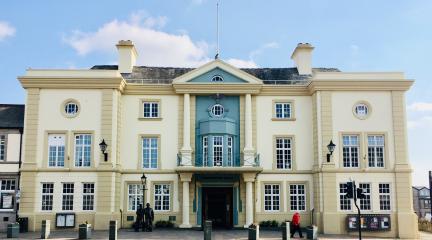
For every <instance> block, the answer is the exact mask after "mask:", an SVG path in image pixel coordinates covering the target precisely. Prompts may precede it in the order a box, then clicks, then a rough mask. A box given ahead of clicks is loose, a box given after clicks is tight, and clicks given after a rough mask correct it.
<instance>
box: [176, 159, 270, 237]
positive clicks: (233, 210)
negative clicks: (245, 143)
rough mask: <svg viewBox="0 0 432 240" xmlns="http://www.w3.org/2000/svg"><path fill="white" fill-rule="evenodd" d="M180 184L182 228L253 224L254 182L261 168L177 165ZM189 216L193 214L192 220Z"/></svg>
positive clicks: (225, 227)
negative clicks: (207, 222) (211, 223)
mask: <svg viewBox="0 0 432 240" xmlns="http://www.w3.org/2000/svg"><path fill="white" fill-rule="evenodd" d="M176 170H177V172H178V173H179V176H180V180H181V182H182V185H183V192H184V193H189V194H182V195H183V201H182V211H183V212H189V213H191V215H189V214H182V224H181V225H180V227H181V228H191V227H193V226H196V227H202V226H203V223H204V221H205V220H211V221H212V222H213V227H215V228H223V229H229V228H233V227H243V226H244V227H247V226H249V225H250V224H251V223H253V202H254V200H253V199H254V197H253V184H254V182H255V178H256V174H257V173H259V172H260V171H262V168H260V167H186V166H181V167H177V169H176ZM189 216H190V217H192V219H191V221H190V219H189Z"/></svg>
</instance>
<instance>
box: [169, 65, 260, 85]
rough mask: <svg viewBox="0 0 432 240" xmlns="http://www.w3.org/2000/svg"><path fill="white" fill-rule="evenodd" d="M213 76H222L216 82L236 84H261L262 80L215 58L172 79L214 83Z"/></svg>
mask: <svg viewBox="0 0 432 240" xmlns="http://www.w3.org/2000/svg"><path fill="white" fill-rule="evenodd" d="M214 76H222V77H223V82H217V83H219V84H220V83H227V84H230V83H237V84H262V81H261V80H260V79H258V78H256V77H255V76H252V75H250V74H249V73H246V72H245V71H242V70H241V69H238V68H236V67H234V66H232V65H230V64H228V63H226V62H224V61H222V60H219V59H216V60H213V61H211V62H209V63H207V64H204V65H203V66H201V67H198V68H196V69H194V70H192V71H190V72H188V73H186V74H183V75H181V76H179V77H177V78H175V79H174V80H173V84H177V83H191V84H193V83H198V84H202V83H215V82H212V78H213V77H214Z"/></svg>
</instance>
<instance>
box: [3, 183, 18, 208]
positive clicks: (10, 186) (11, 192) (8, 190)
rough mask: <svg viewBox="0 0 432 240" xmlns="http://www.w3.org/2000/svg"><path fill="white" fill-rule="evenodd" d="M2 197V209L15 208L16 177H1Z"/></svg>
mask: <svg viewBox="0 0 432 240" xmlns="http://www.w3.org/2000/svg"><path fill="white" fill-rule="evenodd" d="M0 182H1V188H0V197H1V201H0V202H1V206H0V208H1V209H13V208H14V199H15V189H16V182H15V179H1V180H0Z"/></svg>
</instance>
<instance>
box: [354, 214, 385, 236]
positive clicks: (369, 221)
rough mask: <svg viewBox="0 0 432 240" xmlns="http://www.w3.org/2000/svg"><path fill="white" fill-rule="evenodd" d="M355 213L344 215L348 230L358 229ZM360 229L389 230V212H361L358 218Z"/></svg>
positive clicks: (370, 230)
mask: <svg viewBox="0 0 432 240" xmlns="http://www.w3.org/2000/svg"><path fill="white" fill-rule="evenodd" d="M357 224H358V217H357V214H349V215H347V217H346V227H347V231H348V232H353V231H358V225H357ZM360 226H361V229H362V231H365V232H373V231H390V229H391V220H390V215H389V214H362V215H361V218H360Z"/></svg>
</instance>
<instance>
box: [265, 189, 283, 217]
mask: <svg viewBox="0 0 432 240" xmlns="http://www.w3.org/2000/svg"><path fill="white" fill-rule="evenodd" d="M279 209H280V185H279V184H265V185H264V210H265V211H266V212H271V211H279Z"/></svg>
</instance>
